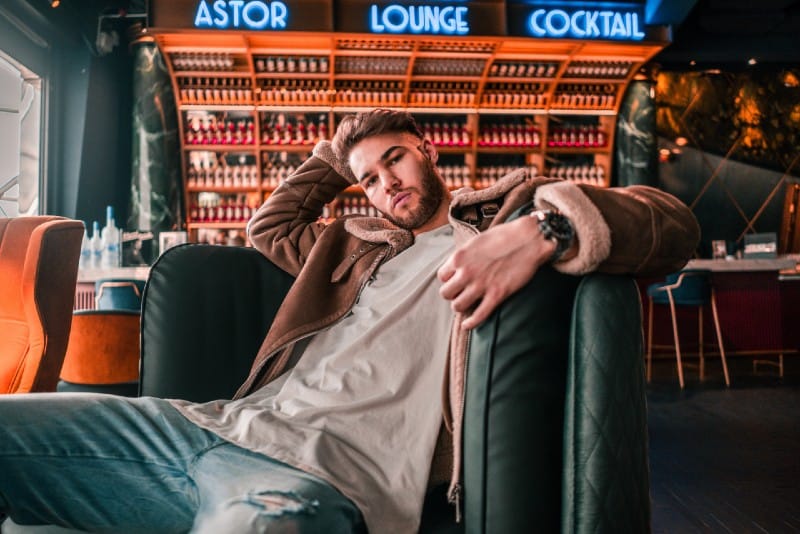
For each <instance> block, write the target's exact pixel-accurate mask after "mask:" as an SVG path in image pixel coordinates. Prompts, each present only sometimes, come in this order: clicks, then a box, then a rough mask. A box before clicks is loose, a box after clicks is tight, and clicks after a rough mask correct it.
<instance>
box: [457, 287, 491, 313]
mask: <svg viewBox="0 0 800 534" xmlns="http://www.w3.org/2000/svg"><path fill="white" fill-rule="evenodd" d="M484 292H485V289H484V288H483V287H482V286H479V285H477V284H475V283H472V284H469V285H468V286H467V287H465V288H464V289H463V290H462V291H461V292H460V293H459V294H458V295H457V296H456V297H455V298H453V302H452V303H451V304H450V306H451V307H452V308H453V311H456V312H462V313H463V312H466V311H468V310H469V309H470V308H472V307H473V306H475V303H476V302H478V300H480V299H481V298H483V294H484Z"/></svg>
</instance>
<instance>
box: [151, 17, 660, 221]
mask: <svg viewBox="0 0 800 534" xmlns="http://www.w3.org/2000/svg"><path fill="white" fill-rule="evenodd" d="M202 35H203V34H202V33H198V34H196V35H192V34H186V33H168V32H165V33H161V32H155V33H154V37H155V40H156V42H157V43H158V45H159V47H160V48H161V50H162V52H163V53H164V54H165V57H166V58H167V59H168V61H167V65H168V69H169V71H170V73H171V75H172V79H173V89H174V92H175V95H176V100H177V104H178V109H179V113H180V123H179V126H180V130H181V131H180V136H181V139H182V148H183V151H182V152H183V154H184V157H183V169H182V170H183V176H184V181H185V183H187V184H188V182H189V180H190V171H192V169H193V171H192V175H193V181H192V183H191V186H188V185H187V187H184V191H185V195H186V205H187V206H199V202H198V200H199V198H200V196H201V195H202V197H203V202H204V203H207V202H211V203H213V202H218V204H215V205H214V206H215V208H214V209H215V210H216V211H215V212H214V213H215V214H216V215H214V216H216V218H217V219H221V218H224V217H227V211H228V209H229V207H230V208H231V209H233V210H234V212H235V213H234V218H235V216H236V213H238V212H237V211H236V209H237V206H239V207H242V206H246V207H247V208H248V209H250V210H251V211H252V209H253V208H254V207H256V206H257V205H258V204H260V203H261V202H263V199H264V198H265V197H267V196H268V195H269V193H270V192H271V191H272V190H274V189H275V187H277V186H278V185H279V184H280V183H281V181H282V180H283V179H284V178H285V176H286V175H288V174H290V173H291V172H292V171H293V170H294V169H296V168H297V167H298V166H299V165H300V164H302V161H303V160H304V159H305V158H306V157H308V155H309V154H310V153H311V149H312V148H313V145H314V144H316V142H318V141H319V140H321V139H330V138H331V136H332V135H333V132H334V131H335V128H336V125H337V124H338V120H340V119H341V117H342V115H343V114H345V113H352V112H357V111H361V110H366V109H371V108H375V107H384V108H391V109H400V110H408V111H409V112H411V113H413V114H414V115H415V117H416V118H417V119H418V122H419V123H420V126H421V128H422V129H423V130H424V131H425V134H426V136H427V137H429V138H431V140H432V141H433V142H434V145H436V147H437V149H438V150H439V152H440V158H439V163H438V164H439V167H440V169H442V173H443V176H444V177H445V179H446V180H447V181H448V185H449V186H450V187H452V188H458V187H463V186H470V187H474V188H476V189H477V188H481V187H487V186H488V185H491V183H494V181H496V180H497V178H499V177H500V176H502V174H503V173H504V172H506V171H508V170H511V169H514V168H519V167H527V168H529V170H530V172H532V173H533V172H535V173H538V174H543V175H548V176H554V177H559V178H562V179H565V180H572V181H575V182H578V183H588V184H592V185H597V186H601V187H603V186H608V185H609V182H610V178H611V172H612V168H611V164H612V160H613V158H612V154H613V147H614V133H615V125H616V115H617V112H618V110H619V106H620V102H621V100H622V97H623V94H624V91H625V90H626V88H627V86H628V83H629V82H630V81H631V80H632V79H633V77H634V75H635V74H636V73H637V72H638V70H639V68H640V67H641V66H642V65H643V64H644V63H645V62H646V61H647V60H649V59H650V58H651V57H652V56H653V55H655V53H657V52H658V51H659V50H660V49H661V48H662V47H663V43H652V44H649V43H642V42H639V43H635V44H631V43H625V42H619V43H616V42H613V41H577V40H567V39H561V40H560V39H531V38H522V37H507V36H502V37H500V36H498V37H480V38H472V37H463V38H462V37H452V36H451V37H436V36H430V35H402V36H400V35H398V36H389V35H386V36H376V35H372V34H348V33H332V32H327V33H326V32H280V33H269V32H264V33H259V32H230V33H228V34H226V35H219V34H218V35H215V37H214V40H213V46H206V45H204V42H203V37H202ZM203 151H205V152H208V153H210V154H212V156H209V157H208V160H209V163H208V166H209V167H210V168H212V169H216V168H217V167H220V168H222V169H223V181H222V183H221V184H220V183H219V181H216V182H215V180H214V177H212V179H211V181H210V182H209V181H206V180H205V179H204V180H202V181H201V180H200V179H199V178H198V175H199V174H200V171H199V170H198V169H200V170H207V169H204V168H203V165H205V163H200V164H199V165H200V167H198V163H197V161H200V160H199V159H198V156H193V155H192V154H194V153H196V152H203ZM192 158H194V159H192ZM243 158H244V159H243ZM240 160H241V161H240ZM235 165H242V169H244V167H246V168H247V172H246V173H240V174H241V176H239V177H238V181H237V183H236V186H234V185H233V178H232V177H231V179H230V180H229V181H227V182H226V181H225V178H224V172H225V169H227V168H231V169H234V168H235ZM215 172H216V171H215ZM243 176H244V177H243ZM352 189H353V190H352V191H348V192H345V193H343V195H342V198H344V197H347V196H350V197H352V196H353V195H354V194H355V195H356V196H358V194H359V193H358V191H359V190H358V189H357V188H352ZM209 199H211V200H209ZM220 206H224V210H222V212H221V211H220V209H221V208H220ZM365 209H367V208H366V207H365V206H364V205H363V202H362V201H361V200H347V201H346V202H345V201H344V200H337V201H334V202H333V203H332V204H331V205H329V206H328V207H327V208H326V216H327V217H336V216H337V215H340V214H342V213H351V212H354V211H356V210H358V211H362V212H363V211H364V210H365ZM367 211H368V209H367ZM207 213H208V212H206V215H205V216H204V218H203V220H202V221H201V220H197V219H196V218H195V219H192V220H191V221H187V228H189V229H190V230H193V229H197V228H217V227H220V228H231V227H232V228H240V227H243V223H241V221H239V220H238V219H237V220H225V221H223V220H216V221H213V220H209V216H208V214H207ZM219 213H222V216H218V215H219ZM245 213H246V212H245ZM211 218H213V217H211Z"/></svg>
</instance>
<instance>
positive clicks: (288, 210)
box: [247, 149, 350, 276]
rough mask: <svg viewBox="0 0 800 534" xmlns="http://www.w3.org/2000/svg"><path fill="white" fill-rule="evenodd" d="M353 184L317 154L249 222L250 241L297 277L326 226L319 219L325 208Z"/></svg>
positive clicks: (286, 181) (279, 265)
mask: <svg viewBox="0 0 800 534" xmlns="http://www.w3.org/2000/svg"><path fill="white" fill-rule="evenodd" d="M315 152H316V149H315ZM349 185H350V182H349V181H348V180H347V179H345V178H344V177H342V176H341V175H340V174H339V173H338V172H336V171H335V170H334V168H333V167H332V166H331V164H329V163H328V162H327V161H326V160H325V159H323V157H320V156H319V155H317V154H316V153H315V154H314V155H312V156H311V157H310V158H308V159H307V160H306V161H305V162H303V164H302V165H300V167H298V169H297V170H296V171H295V172H294V173H293V174H292V175H291V176H290V177H289V178H287V179H286V180H285V181H284V182H283V183H282V184H281V185H280V186H279V187H278V188H277V189H275V191H274V192H273V193H272V195H270V197H269V198H268V199H267V201H266V202H264V204H263V205H262V206H261V207H260V208H259V209H258V210H257V211H256V213H255V215H253V217H252V218H251V219H250V221H249V222H248V223H247V235H248V237H249V238H250V242H251V243H252V244H253V246H254V247H255V248H256V249H257V250H258V251H260V252H261V253H262V254H263V255H264V256H266V257H267V258H268V259H269V260H270V261H272V262H273V263H275V264H276V265H277V266H278V267H280V268H281V269H283V270H284V271H286V272H287V273H289V274H291V275H292V276H297V275H298V274H299V272H300V269H301V268H302V267H303V264H304V263H305V261H306V258H308V255H309V254H310V253H311V249H312V248H313V246H314V243H316V241H317V239H318V238H319V236H320V234H321V233H322V232H323V231H324V230H325V228H326V225H325V224H324V223H322V222H320V221H319V217H320V216H321V215H322V209H323V207H324V206H325V204H327V203H328V202H330V201H331V200H333V199H334V198H336V195H337V194H338V193H339V192H341V191H342V190H344V189H345V188H346V187H347V186H349Z"/></svg>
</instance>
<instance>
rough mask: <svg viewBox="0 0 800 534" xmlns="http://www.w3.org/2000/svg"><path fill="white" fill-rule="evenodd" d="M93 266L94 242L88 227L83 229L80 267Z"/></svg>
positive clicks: (87, 267)
mask: <svg viewBox="0 0 800 534" xmlns="http://www.w3.org/2000/svg"><path fill="white" fill-rule="evenodd" d="M91 266H92V244H91V242H90V241H89V235H88V232H87V231H86V228H84V229H83V239H82V240H81V257H80V260H79V262H78V268H79V269H89V268H91Z"/></svg>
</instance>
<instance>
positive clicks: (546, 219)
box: [530, 210, 575, 263]
mask: <svg viewBox="0 0 800 534" xmlns="http://www.w3.org/2000/svg"><path fill="white" fill-rule="evenodd" d="M530 216H531V217H534V218H535V219H536V220H537V221H539V231H540V232H542V235H543V236H544V238H545V239H549V240H551V241H553V242H554V243H555V244H556V250H555V251H554V252H553V255H552V256H551V257H550V261H551V262H553V263H555V262H557V261H558V260H560V259H561V256H563V255H564V253H565V252H566V251H568V250H569V249H570V247H571V246H572V243H574V242H575V228H573V226H572V223H571V222H570V221H569V219H568V218H567V217H566V216H565V215H564V214H562V213H560V212H558V211H556V210H533V211H531V213H530Z"/></svg>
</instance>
